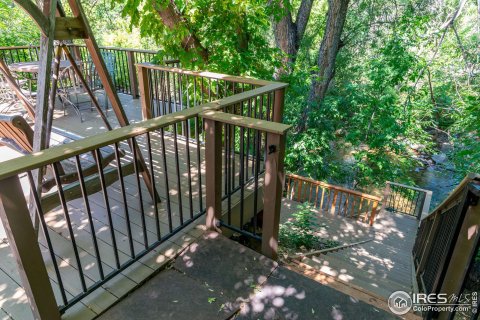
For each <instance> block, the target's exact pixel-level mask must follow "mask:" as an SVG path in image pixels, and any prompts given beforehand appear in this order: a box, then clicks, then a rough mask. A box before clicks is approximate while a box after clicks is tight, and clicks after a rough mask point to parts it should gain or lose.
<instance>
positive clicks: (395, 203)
mask: <svg viewBox="0 0 480 320" xmlns="http://www.w3.org/2000/svg"><path fill="white" fill-rule="evenodd" d="M431 200H432V191H430V190H425V189H420V188H415V187H411V186H407V185H404V184H400V183H395V182H390V181H387V182H386V186H385V191H384V198H383V204H384V209H385V210H387V211H390V212H395V213H401V214H406V215H409V216H414V217H417V219H420V218H421V217H422V215H426V214H428V210H429V209H430V202H431Z"/></svg>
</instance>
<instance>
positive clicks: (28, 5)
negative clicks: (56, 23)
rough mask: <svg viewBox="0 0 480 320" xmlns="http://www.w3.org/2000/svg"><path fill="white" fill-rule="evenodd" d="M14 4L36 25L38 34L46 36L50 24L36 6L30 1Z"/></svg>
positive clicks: (19, 0)
mask: <svg viewBox="0 0 480 320" xmlns="http://www.w3.org/2000/svg"><path fill="white" fill-rule="evenodd" d="M14 1H15V3H16V4H17V5H18V6H20V7H21V8H22V9H23V10H24V11H25V12H26V13H27V14H28V15H29V16H30V17H31V18H32V19H33V21H35V23H36V24H37V26H38V28H39V29H40V32H41V33H42V34H43V35H44V36H48V34H49V32H50V22H49V20H48V18H47V16H46V15H45V14H44V13H45V11H44V12H42V10H40V9H39V8H38V7H37V5H36V4H35V3H34V2H33V1H30V0H14Z"/></svg>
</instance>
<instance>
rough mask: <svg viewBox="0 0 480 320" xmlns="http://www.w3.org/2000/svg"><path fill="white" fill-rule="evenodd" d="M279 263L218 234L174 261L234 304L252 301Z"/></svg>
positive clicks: (205, 238)
mask: <svg viewBox="0 0 480 320" xmlns="http://www.w3.org/2000/svg"><path fill="white" fill-rule="evenodd" d="M276 267H277V263H276V262H275V261H273V260H271V259H268V258H267V257H265V256H263V255H261V254H259V253H257V252H255V251H253V250H251V249H249V248H247V247H244V246H242V245H240V244H238V243H236V242H234V241H232V240H230V239H227V238H225V237H224V236H221V235H219V234H218V233H208V234H205V236H204V237H203V239H201V240H199V241H198V242H195V243H193V244H192V245H191V246H190V247H189V248H187V249H186V250H185V251H184V252H182V254H181V255H180V256H179V257H178V258H177V259H176V260H175V264H174V268H175V269H177V270H179V271H181V272H184V273H185V274H186V275H188V276H189V277H192V278H194V279H197V280H199V281H201V282H204V283H206V284H208V285H209V286H211V287H212V288H215V289H221V290H222V292H223V293H224V294H225V295H226V296H229V297H231V298H232V299H235V300H239V301H241V300H243V299H246V298H248V297H249V295H250V294H251V293H252V291H253V288H255V287H256V286H257V285H259V284H262V283H263V282H265V281H266V279H267V277H268V276H269V275H270V274H271V272H272V271H273V270H274V269H275V268H276Z"/></svg>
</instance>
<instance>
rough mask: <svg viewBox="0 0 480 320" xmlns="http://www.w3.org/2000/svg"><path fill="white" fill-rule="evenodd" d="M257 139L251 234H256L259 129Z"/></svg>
mask: <svg viewBox="0 0 480 320" xmlns="http://www.w3.org/2000/svg"><path fill="white" fill-rule="evenodd" d="M256 136H257V140H256V145H255V149H256V150H255V157H256V159H255V180H254V191H253V192H254V197H253V234H254V235H256V234H257V214H258V212H257V209H258V178H259V172H260V131H259V130H257V134H256Z"/></svg>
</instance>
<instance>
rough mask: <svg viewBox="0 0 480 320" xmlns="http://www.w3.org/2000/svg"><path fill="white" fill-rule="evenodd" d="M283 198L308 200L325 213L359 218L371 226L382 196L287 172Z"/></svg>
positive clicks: (300, 200)
mask: <svg viewBox="0 0 480 320" xmlns="http://www.w3.org/2000/svg"><path fill="white" fill-rule="evenodd" d="M284 197H285V198H287V199H290V200H294V201H297V202H309V203H311V204H312V205H313V207H314V208H315V209H318V210H321V211H323V212H325V213H327V214H331V215H339V216H344V217H348V218H352V219H357V220H361V221H363V222H367V223H369V224H370V225H373V222H374V221H375V217H376V215H377V212H378V210H379V208H378V205H379V203H380V202H381V200H382V199H381V198H379V197H376V196H373V195H369V194H366V193H362V192H358V191H354V190H350V189H346V188H342V187H339V186H335V185H331V184H328V183H324V182H321V181H316V180H312V179H309V178H305V177H301V176H297V175H294V174H287V175H286V178H285V193H284Z"/></svg>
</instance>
